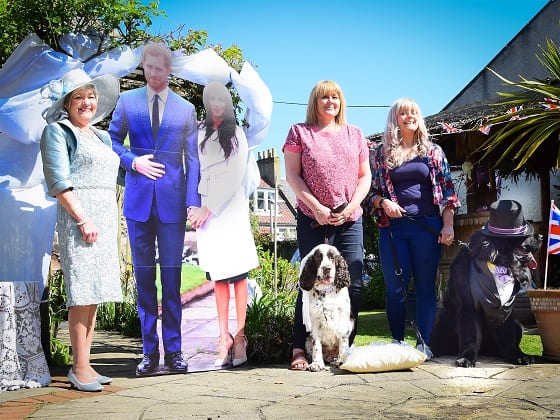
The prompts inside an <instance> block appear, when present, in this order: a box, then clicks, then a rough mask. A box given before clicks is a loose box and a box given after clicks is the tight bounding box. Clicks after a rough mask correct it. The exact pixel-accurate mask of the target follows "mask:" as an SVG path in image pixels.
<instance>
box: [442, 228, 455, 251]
mask: <svg viewBox="0 0 560 420" xmlns="http://www.w3.org/2000/svg"><path fill="white" fill-rule="evenodd" d="M453 239H455V233H454V232H453V226H448V225H447V226H446V225H443V227H442V228H441V231H440V233H439V237H438V243H440V244H444V245H447V246H451V245H453Z"/></svg>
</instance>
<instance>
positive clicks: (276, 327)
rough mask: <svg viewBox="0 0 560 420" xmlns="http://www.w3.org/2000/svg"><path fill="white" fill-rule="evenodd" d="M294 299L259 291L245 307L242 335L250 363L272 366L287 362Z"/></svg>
mask: <svg viewBox="0 0 560 420" xmlns="http://www.w3.org/2000/svg"><path fill="white" fill-rule="evenodd" d="M294 308H295V300H294V299H292V298H291V297H290V296H289V295H285V294H279V295H277V296H275V297H274V296H271V295H270V294H268V292H263V296H262V297H261V298H260V299H257V300H255V301H254V302H253V303H252V304H251V306H249V307H248V308H247V321H246V324H245V334H246V336H247V339H248V341H249V344H248V346H247V355H248V357H249V360H251V363H255V364H259V363H266V364H274V363H284V362H285V361H286V360H290V359H289V357H290V349H291V337H292V325H293V322H294Z"/></svg>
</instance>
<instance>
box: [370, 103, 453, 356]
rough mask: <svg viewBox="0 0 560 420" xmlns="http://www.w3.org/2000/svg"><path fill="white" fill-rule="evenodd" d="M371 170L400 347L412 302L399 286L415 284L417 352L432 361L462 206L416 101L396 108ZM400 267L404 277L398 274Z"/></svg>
mask: <svg viewBox="0 0 560 420" xmlns="http://www.w3.org/2000/svg"><path fill="white" fill-rule="evenodd" d="M370 165H371V170H372V184H371V188H370V192H369V194H368V196H367V198H366V200H365V206H366V208H368V209H369V210H370V213H373V214H374V215H375V217H376V219H377V222H378V225H379V254H380V255H379V256H380V259H381V268H382V270H383V277H384V279H385V286H386V306H387V318H388V321H389V327H390V329H391V334H392V336H393V339H394V340H396V341H399V342H400V341H403V340H404V327H405V320H406V299H405V294H404V293H403V290H402V282H401V279H402V281H403V282H404V287H405V288H406V289H408V284H409V281H410V278H411V277H412V278H413V279H414V290H415V293H416V320H417V323H418V329H419V332H420V334H421V336H422V338H423V340H424V342H423V343H422V342H421V341H420V342H418V343H417V348H418V349H419V350H420V351H423V352H424V353H425V354H426V355H427V357H428V358H431V357H432V354H431V350H430V347H429V343H430V335H431V333H432V327H433V324H434V320H435V315H436V293H435V280H436V276H437V270H438V265H439V260H440V256H441V244H445V245H447V246H449V245H451V244H452V242H453V239H454V233H453V215H454V213H455V210H456V209H457V208H459V207H460V205H461V204H460V203H459V200H458V198H457V195H456V193H455V188H454V186H453V181H452V179H451V172H450V170H449V165H448V163H447V159H446V157H445V154H444V152H443V150H442V149H441V147H440V146H439V145H437V144H434V143H432V142H431V140H430V137H429V134H428V131H427V129H426V125H425V123H424V119H423V118H422V114H421V112H420V108H419V106H418V105H417V104H416V103H415V102H414V101H413V100H412V99H409V98H402V99H398V100H397V101H396V102H395V103H394V104H393V105H392V107H391V109H390V110H389V115H388V117H387V127H386V130H385V133H384V135H383V143H382V144H381V145H380V146H379V147H378V148H377V149H376V150H373V151H372V153H371V157H370ZM438 233H439V235H438ZM391 235H392V239H391ZM392 242H393V243H392ZM395 255H396V257H397V261H395ZM397 264H398V266H400V268H401V269H402V275H401V276H397V274H395V269H396V267H397Z"/></svg>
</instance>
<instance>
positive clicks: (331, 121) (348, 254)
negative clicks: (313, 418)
mask: <svg viewBox="0 0 560 420" xmlns="http://www.w3.org/2000/svg"><path fill="white" fill-rule="evenodd" d="M282 150H283V152H284V162H285V165H286V179H287V181H288V183H289V184H290V186H291V187H292V189H293V190H294V193H295V194H296V197H297V209H298V216H297V218H298V221H297V234H298V246H299V250H300V255H302V256H305V255H307V254H308V253H309V251H311V249H313V247H315V246H316V245H318V244H321V243H325V242H328V243H329V244H331V245H334V246H336V247H337V248H338V250H339V251H340V253H341V254H342V255H343V256H344V258H345V259H346V261H347V263H348V268H349V269H350V275H351V280H352V285H351V286H350V300H351V303H352V316H353V317H354V319H355V320H357V317H358V312H359V310H360V300H361V299H360V294H361V287H362V270H363V255H364V249H363V227H362V208H361V206H360V204H361V202H362V200H363V199H364V198H365V196H366V194H367V192H368V191H369V187H370V184H371V171H370V166H369V150H368V147H367V143H366V139H365V137H364V135H363V134H362V131H361V130H360V129H359V128H358V127H356V126H353V125H349V124H347V123H346V109H345V100H344V95H343V94H342V90H341V89H340V87H339V86H338V84H337V83H335V82H333V81H331V80H322V81H320V82H318V83H317V84H316V85H315V87H314V88H313V89H312V91H311V94H310V95H309V102H308V105H307V116H306V119H305V123H300V124H294V125H293V126H292V127H291V128H290V131H289V133H288V136H287V138H286V142H285V144H284V147H283V149H282ZM293 333H294V342H293V349H292V352H293V354H292V363H291V367H292V369H295V370H306V369H307V368H308V363H307V357H306V354H305V351H304V347H305V339H306V335H307V333H306V330H305V326H304V325H303V320H302V294H301V291H300V292H299V294H298V298H297V301H296V311H295V320H294V327H293ZM355 335H356V324H355V325H354V330H353V332H352V334H351V336H350V342H349V345H351V344H352V342H353V340H354V337H355Z"/></svg>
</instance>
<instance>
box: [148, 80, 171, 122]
mask: <svg viewBox="0 0 560 420" xmlns="http://www.w3.org/2000/svg"><path fill="white" fill-rule="evenodd" d="M146 87H147V92H148V105H149V106H148V109H149V110H150V123H151V122H152V120H153V117H152V109H153V107H154V96H155V94H156V93H155V92H154V91H153V90H152V89H151V88H150V87H149V86H146ZM158 95H159V101H160V102H159V121H160V123H161V120H162V119H163V110H164V109H165V103H166V102H167V95H169V88H168V87H166V88H165V89H163V90H162V91H161V92H159V93H158Z"/></svg>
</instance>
